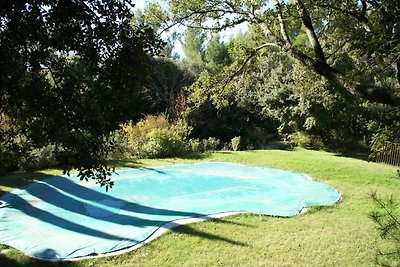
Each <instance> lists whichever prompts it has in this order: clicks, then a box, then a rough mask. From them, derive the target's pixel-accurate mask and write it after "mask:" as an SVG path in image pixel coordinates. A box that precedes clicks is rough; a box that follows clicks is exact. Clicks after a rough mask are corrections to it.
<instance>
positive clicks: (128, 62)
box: [0, 0, 160, 188]
mask: <svg viewBox="0 0 400 267" xmlns="http://www.w3.org/2000/svg"><path fill="white" fill-rule="evenodd" d="M129 3H130V1H125V0H118V1H115V0H102V1H86V0H77V1H70V0H58V1H50V0H35V1H28V0H26V1H11V0H7V1H2V2H1V4H0V101H1V105H0V114H4V116H6V117H7V118H9V119H10V120H12V124H13V125H16V126H17V128H18V131H19V134H20V135H21V136H24V138H26V140H27V142H28V143H29V145H30V147H32V148H34V147H41V146H44V145H47V144H52V145H54V146H55V152H56V155H57V159H58V161H59V162H60V164H61V166H62V167H63V168H64V170H65V171H66V172H68V171H70V170H71V169H73V168H76V169H78V171H79V176H80V178H81V179H88V178H95V179H96V181H97V182H98V183H100V184H101V185H102V186H103V185H105V186H106V187H107V188H108V187H109V186H111V185H112V181H110V179H109V177H108V174H109V173H110V168H108V167H107V166H106V165H105V163H104V158H105V157H106V156H107V154H108V153H109V152H110V150H112V148H113V142H112V139H111V138H110V133H111V132H112V131H113V130H115V129H116V128H117V127H118V125H119V124H120V123H121V122H123V121H125V120H127V119H134V118H135V117H138V116H139V115H140V112H141V104H140V103H141V90H142V87H143V85H144V84H146V83H147V80H146V79H147V73H148V68H147V62H148V61H149V59H150V54H152V53H156V52H157V50H158V47H159V45H160V43H159V41H158V40H157V39H156V37H155V35H154V33H153V31H152V29H151V28H149V27H145V26H144V25H142V26H141V27H134V28H132V27H131V19H132V15H133V14H132V6H131V5H130V4H129ZM4 134H6V132H4V131H3V132H2V139H5V138H4ZM1 158H2V157H0V159H1Z"/></svg>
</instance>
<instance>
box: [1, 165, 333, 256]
mask: <svg viewBox="0 0 400 267" xmlns="http://www.w3.org/2000/svg"><path fill="white" fill-rule="evenodd" d="M112 179H113V180H114V181H115V186H114V187H113V188H112V189H111V190H109V192H107V193H106V192H104V188H100V187H99V186H98V185H96V184H95V183H91V182H81V181H79V179H78V178H77V177H73V176H72V177H70V178H68V177H63V176H60V177H52V178H49V179H46V180H43V181H40V182H36V183H33V184H30V185H28V186H26V187H25V188H21V189H17V190H14V191H12V192H10V193H6V194H5V195H3V197H1V198H0V243H1V244H5V245H8V246H11V247H14V248H17V249H18V250H20V251H22V252H23V253H25V254H27V255H29V256H32V257H36V258H40V259H46V260H70V259H76V258H80V257H85V256H90V255H107V254H109V253H112V252H115V251H120V250H125V249H127V248H130V247H133V246H135V245H137V244H139V243H141V242H142V241H144V240H146V239H147V238H149V236H151V235H152V234H153V233H154V232H155V231H156V230H157V229H158V228H160V227H162V226H163V225H164V224H165V223H167V222H171V221H174V220H179V219H184V218H190V217H202V216H205V215H208V214H216V213H222V212H227V211H243V212H252V213H257V214H266V215H274V216H293V215H296V214H298V213H299V212H300V211H301V210H302V209H303V208H305V207H307V206H315V205H331V204H334V203H335V202H337V201H338V200H339V199H340V194H339V193H338V192H337V191H336V190H335V189H333V188H331V187H329V186H327V185H325V184H322V183H319V182H315V181H312V180H310V179H309V178H308V177H307V176H305V175H303V174H300V173H294V172H289V171H283V170H278V169H270V168H262V167H253V166H247V165H240V164H234V163H218V162H206V163H195V164H184V165H171V166H163V167H152V168H139V169H125V170H119V171H118V175H114V176H113V177H112Z"/></svg>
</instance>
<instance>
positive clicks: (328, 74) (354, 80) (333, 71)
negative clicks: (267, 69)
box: [165, 0, 400, 106]
mask: <svg viewBox="0 0 400 267" xmlns="http://www.w3.org/2000/svg"><path fill="white" fill-rule="evenodd" d="M167 2H168V3H169V7H168V10H166V11H165V12H170V13H169V20H170V21H173V23H178V24H184V25H189V26H191V27H197V26H196V25H199V23H201V22H203V21H207V24H202V26H201V28H203V29H213V30H222V29H225V28H229V27H233V26H235V25H238V24H240V23H244V22H248V23H249V24H251V25H255V26H257V27H258V28H259V32H260V34H261V35H262V38H261V39H264V40H265V41H264V42H263V43H262V44H260V45H259V46H256V47H252V49H251V50H249V51H248V54H247V56H246V57H245V58H244V59H243V60H242V61H241V62H239V64H238V68H237V69H238V71H235V72H234V73H233V74H234V75H238V74H240V73H241V70H243V65H244V64H247V63H248V62H249V61H250V59H251V58H252V57H254V56H255V55H256V54H257V53H258V51H261V50H267V49H268V48H269V47H278V48H280V49H281V50H282V51H284V52H286V53H288V54H289V55H290V56H291V57H293V58H295V59H296V60H297V61H299V62H300V63H301V64H302V65H304V66H305V67H307V68H308V69H309V70H311V71H313V72H314V73H316V74H318V75H320V76H322V77H324V78H326V79H327V80H329V81H330V82H332V83H333V84H335V85H336V87H332V88H334V89H333V90H338V89H344V90H346V91H347V92H348V93H350V94H352V95H355V96H357V97H362V98H364V99H368V100H371V101H374V102H380V103H386V104H390V105H394V106H398V105H400V96H399V94H400V92H399V91H400V90H399V88H400V64H399V58H400V29H399V24H398V18H399V17H400V6H399V5H398V3H397V2H398V1H396V0H382V1H375V0H361V1H355V0H345V1H335V0H328V1H326V0H324V1H322V0H318V1H311V0H293V1H280V0H274V1H265V0H264V1H263V0H256V1H248V0H228V1H222V0H205V1H201V2H199V1H195V0H189V1H178V0H169V1H167ZM166 24H167V26H166V27H170V26H171V25H170V24H168V22H167V23H166ZM343 51H345V52H346V55H348V56H350V57H351V58H352V59H353V61H352V62H351V63H352V64H351V65H350V66H348V67H349V68H350V69H349V68H348V69H346V70H343V69H342V68H341V67H343V64H342V65H340V64H339V65H338V62H340V61H342V59H343ZM360 59H361V60H360ZM388 70H389V71H388ZM383 72H385V74H386V75H389V76H390V77H392V78H394V79H395V82H392V83H391V84H387V83H385V82H382V79H380V77H381V74H382V73H383ZM229 80H230V79H227V81H229Z"/></svg>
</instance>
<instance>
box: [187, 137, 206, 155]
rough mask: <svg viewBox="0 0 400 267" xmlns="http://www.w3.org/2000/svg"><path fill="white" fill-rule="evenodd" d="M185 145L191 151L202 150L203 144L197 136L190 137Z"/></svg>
mask: <svg viewBox="0 0 400 267" xmlns="http://www.w3.org/2000/svg"><path fill="white" fill-rule="evenodd" d="M187 147H188V150H189V151H190V152H192V153H198V152H204V145H203V143H202V142H201V141H200V140H199V139H198V138H196V139H190V140H189V141H188V142H187Z"/></svg>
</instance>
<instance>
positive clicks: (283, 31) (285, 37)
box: [274, 0, 292, 46]
mask: <svg viewBox="0 0 400 267" xmlns="http://www.w3.org/2000/svg"><path fill="white" fill-rule="evenodd" d="M274 3H275V7H276V10H277V12H278V21H279V26H280V29H281V35H282V38H283V40H284V41H285V43H286V45H287V46H291V45H292V44H291V41H290V38H289V34H288V33H287V30H286V25H285V21H284V20H283V16H282V6H281V4H280V3H279V0H274Z"/></svg>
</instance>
